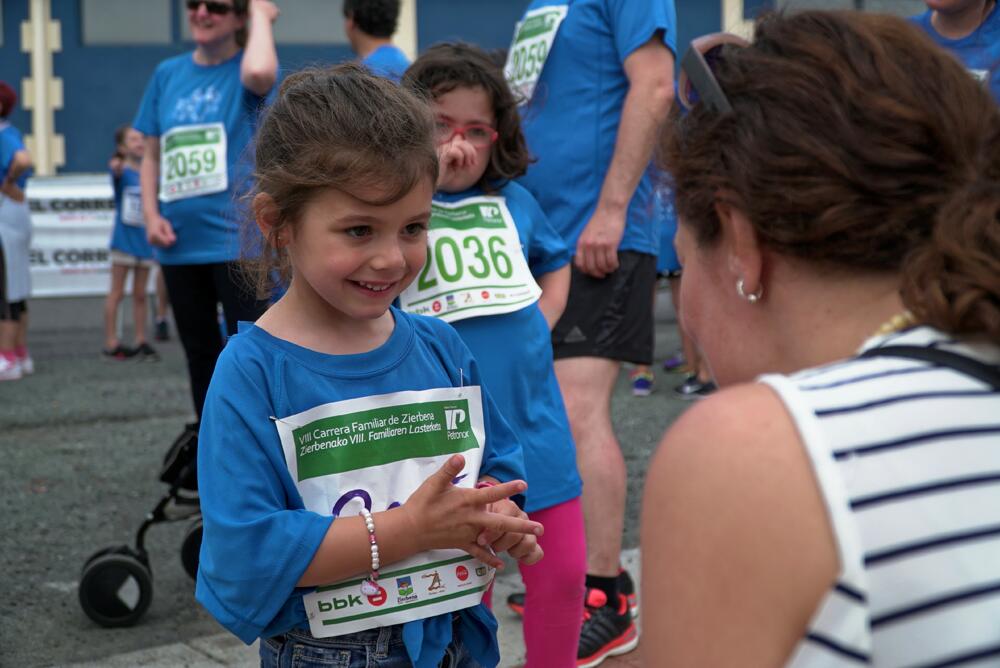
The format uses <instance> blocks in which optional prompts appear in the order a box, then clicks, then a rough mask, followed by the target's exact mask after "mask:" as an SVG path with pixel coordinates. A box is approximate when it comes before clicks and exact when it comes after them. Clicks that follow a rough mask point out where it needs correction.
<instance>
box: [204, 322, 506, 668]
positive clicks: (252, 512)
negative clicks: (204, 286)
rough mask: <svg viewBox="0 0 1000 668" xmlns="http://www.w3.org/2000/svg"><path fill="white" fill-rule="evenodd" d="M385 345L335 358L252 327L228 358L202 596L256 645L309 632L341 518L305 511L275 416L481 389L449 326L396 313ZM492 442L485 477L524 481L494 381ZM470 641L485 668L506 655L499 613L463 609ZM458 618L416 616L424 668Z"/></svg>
mask: <svg viewBox="0 0 1000 668" xmlns="http://www.w3.org/2000/svg"><path fill="white" fill-rule="evenodd" d="M392 314H393V316H394V318H395V322H396V326H395V329H394V331H393V333H392V335H391V336H390V337H389V339H388V340H387V341H386V342H385V343H384V344H383V345H382V346H380V347H378V348H376V349H375V350H372V351H370V352H367V353H362V354H357V355H327V354H323V353H319V352H316V351H312V350H308V349H306V348H303V347H301V346H297V345H295V344H293V343H290V342H288V341H284V340H282V339H278V338H276V337H274V336H271V335H270V334H268V333H267V332H265V331H264V330H262V329H260V328H258V327H254V326H247V325H245V324H244V325H242V326H241V330H240V333H239V334H237V335H236V336H234V337H233V338H232V339H230V341H229V343H228V344H227V345H226V347H225V349H224V350H223V352H222V355H221V356H220V357H219V361H218V363H217V365H216V367H215V373H214V375H213V376H212V382H211V386H210V387H209V391H208V396H207V398H206V401H205V409H204V412H203V415H202V422H201V431H200V435H199V451H198V481H199V491H200V495H201V509H202V516H203V521H204V538H203V542H202V547H201V560H200V565H199V571H198V582H197V588H196V592H195V594H196V597H197V599H198V600H199V601H200V602H201V603H202V605H204V606H205V608H206V609H208V611H209V612H210V613H211V614H212V615H213V616H214V617H215V618H216V619H217V620H218V621H219V622H220V623H221V624H222V625H223V626H225V627H226V628H227V629H229V630H230V631H232V632H233V633H234V634H236V635H237V636H238V637H239V638H240V639H241V640H243V641H244V642H246V643H251V642H253V641H254V640H255V639H256V638H258V637H270V636H273V635H277V634H280V633H283V632H285V631H288V630H290V629H293V628H297V629H304V630H308V628H309V623H308V620H307V617H306V611H305V607H304V604H303V600H302V597H303V595H304V594H306V593H308V592H309V591H311V589H303V588H297V587H296V583H297V582H298V581H299V579H300V578H301V576H302V574H303V573H304V572H305V570H306V568H307V567H308V566H309V564H310V562H311V561H312V559H313V556H314V555H315V553H316V550H317V549H318V548H319V545H320V543H321V542H322V541H323V539H324V537H325V536H326V533H327V530H328V529H329V527H330V524H331V522H332V521H333V518H332V517H329V516H323V515H319V514H317V513H314V512H311V511H307V510H305V508H304V504H303V501H302V497H301V495H300V493H299V491H298V489H297V487H296V485H295V482H294V481H293V479H292V477H291V475H290V473H289V471H288V468H287V465H286V462H285V457H284V454H283V451H282V446H281V442H280V439H279V436H278V432H277V430H276V428H275V425H274V424H273V423H272V421H271V417H272V416H288V415H294V414H298V413H300V412H302V411H305V410H308V409H310V408H313V407H315V406H319V405H323V404H327V403H331V402H336V401H341V400H345V399H353V398H359V397H366V396H372V395H381V394H387V393H392V392H399V391H404V390H426V389H433V388H441V387H446V388H447V387H459V386H460V385H462V384H465V385H482V384H483V383H482V378H481V375H480V371H479V367H478V365H477V364H476V362H475V360H474V359H473V358H472V355H471V354H470V353H469V350H468V348H466V346H465V345H464V344H463V343H462V341H461V339H460V338H459V337H458V335H457V334H456V333H455V331H454V330H453V329H452V328H451V327H450V326H449V325H447V324H445V323H443V322H438V321H436V320H434V319H431V318H423V317H419V316H410V315H407V314H405V313H402V312H401V311H398V310H396V309H392ZM482 396H483V421H484V429H485V433H486V444H485V447H484V452H483V461H482V466H481V468H480V475H489V476H493V477H494V478H497V479H498V480H501V481H508V480H515V479H519V478H523V477H524V464H523V460H522V455H521V447H520V444H519V443H518V440H517V438H516V436H515V435H514V433H513V432H512V431H511V429H510V427H508V426H507V423H506V422H505V421H504V420H503V418H502V417H501V416H500V413H499V411H498V409H497V407H496V405H495V404H494V403H493V400H492V399H491V398H490V396H489V393H488V392H487V389H486V388H485V387H483V390H482ZM460 614H461V621H460V624H459V628H460V629H461V633H462V640H463V642H464V643H465V645H466V646H467V647H468V648H469V649H470V651H471V652H472V654H473V656H474V657H475V658H476V660H477V661H479V663H481V664H482V665H484V666H491V665H496V664H497V663H498V662H499V649H498V647H497V641H496V628H497V624H496V620H495V619H494V617H493V615H492V613H490V612H489V610H488V609H487V608H486V607H485V606H483V605H482V604H480V605H478V606H475V607H472V608H466V609H465V610H462V611H461V613H460ZM451 636H452V620H451V615H439V616H437V617H431V618H427V619H424V620H420V621H415V622H410V623H407V624H405V625H404V627H403V638H404V640H405V642H406V646H407V650H408V652H409V654H410V657H411V659H412V660H413V662H414V665H415V666H418V667H420V668H423V667H425V666H426V667H430V666H437V664H438V662H439V661H440V660H441V658H442V657H443V656H444V651H445V648H446V647H447V645H448V643H449V642H451Z"/></svg>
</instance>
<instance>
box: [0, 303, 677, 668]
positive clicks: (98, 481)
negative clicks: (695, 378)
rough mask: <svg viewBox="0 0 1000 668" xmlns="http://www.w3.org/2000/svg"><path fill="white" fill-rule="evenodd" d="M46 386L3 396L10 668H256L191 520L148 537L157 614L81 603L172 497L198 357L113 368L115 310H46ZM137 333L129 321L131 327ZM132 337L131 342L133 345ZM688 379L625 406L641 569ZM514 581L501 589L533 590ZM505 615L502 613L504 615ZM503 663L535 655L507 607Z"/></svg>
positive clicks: (2, 646)
mask: <svg viewBox="0 0 1000 668" xmlns="http://www.w3.org/2000/svg"><path fill="white" fill-rule="evenodd" d="M656 315H657V318H656V334H657V336H656V340H657V355H656V357H657V361H658V362H659V361H661V360H663V359H664V358H666V357H667V356H669V355H670V354H671V353H673V352H674V351H675V350H676V349H677V348H678V338H677V334H676V324H675V320H674V315H673V310H672V308H671V306H670V299H669V296H668V295H667V293H665V292H661V293H660V294H659V296H658V299H657V308H656ZM31 317H32V326H31V335H30V341H29V343H30V347H31V350H32V353H33V355H34V357H35V361H36V367H37V371H36V373H35V375H33V376H30V377H27V378H25V379H23V380H20V381H14V382H7V383H0V456H2V461H3V466H2V469H0V470H2V471H3V472H4V478H5V480H4V484H3V485H0V523H2V524H0V566H2V568H0V593H2V596H0V666H3V667H8V666H9V667H15V666H16V667H18V668H21V667H33V666H67V665H72V664H84V665H90V666H128V665H151V664H152V663H153V657H156V661H155V665H158V666H173V665H176V666H196V665H197V666H200V665H205V666H218V665H247V664H252V663H253V661H254V659H253V654H252V651H248V650H247V649H246V648H243V647H242V646H241V645H240V644H239V643H238V641H235V639H232V638H230V637H229V636H228V635H227V634H226V633H225V631H224V629H222V627H220V626H219V625H218V624H217V623H216V622H215V621H214V620H213V619H212V618H211V617H210V616H209V615H208V614H207V613H206V612H205V611H204V610H202V609H201V607H200V606H199V605H198V603H197V602H196V601H195V600H194V596H193V589H194V587H193V583H192V581H191V579H190V578H189V577H188V576H187V574H186V573H185V572H184V570H183V568H182V566H181V562H180V545H181V542H182V540H183V537H184V533H185V531H186V529H187V522H177V523H172V524H160V525H157V526H155V527H153V528H152V529H151V530H150V532H149V534H148V537H147V549H148V550H149V553H150V561H151V567H152V571H153V578H154V579H153V601H152V604H151V605H150V607H149V610H148V611H147V613H146V615H145V616H144V617H143V618H142V619H141V620H140V622H139V623H138V624H137V625H136V626H134V627H131V628H126V629H104V628H101V627H99V626H97V625H96V624H94V623H93V622H92V621H91V620H90V619H88V618H87V617H86V616H85V615H84V614H83V612H82V611H81V609H80V606H79V603H78V593H77V585H78V582H79V579H80V573H81V567H82V566H83V563H84V561H85V560H86V559H87V557H88V556H89V555H91V554H92V553H93V552H94V551H96V550H98V549H100V548H104V547H108V546H112V545H116V544H122V543H132V542H133V540H134V536H135V531H136V529H137V528H138V526H139V525H140V523H141V522H142V519H143V517H144V515H145V514H146V513H147V512H148V511H150V510H151V509H152V508H153V506H154V505H155V503H156V501H157V500H158V499H159V498H160V497H161V496H162V495H163V494H164V493H165V491H166V488H165V486H164V485H163V484H162V483H159V482H158V480H157V479H156V474H157V471H158V469H159V465H160V462H161V460H162V458H163V455H164V453H165V452H166V449H167V447H168V446H169V444H170V443H171V441H173V439H174V437H175V436H176V435H177V433H178V432H179V431H180V429H181V428H182V427H183V425H184V423H185V422H186V421H189V420H191V419H192V417H193V412H192V408H191V403H190V398H189V395H188V388H187V377H186V371H185V367H184V360H183V352H182V351H181V349H180V345H179V343H177V341H176V338H175V339H173V340H172V341H170V342H167V343H164V344H157V347H158V350H159V351H160V353H161V357H162V359H161V360H160V361H159V362H139V361H135V360H129V361H125V362H115V361H105V360H103V359H101V356H100V349H101V344H102V339H103V336H102V329H101V301H100V300H99V299H94V298H76V299H44V300H43V299H38V300H35V301H33V302H32V303H31ZM124 320H125V322H128V317H127V316H126V317H125V318H124ZM126 334H127V332H126ZM680 380H681V377H680V376H679V375H676V374H666V373H663V372H662V371H660V372H658V373H657V382H658V387H657V391H655V392H654V393H653V395H652V396H650V397H645V398H637V397H633V396H631V392H630V385H629V383H628V378H627V376H626V374H625V373H623V374H622V377H621V378H620V379H619V382H618V385H617V387H616V389H615V395H614V400H613V404H612V410H613V416H614V422H615V427H616V431H617V433H618V435H619V438H620V440H621V442H622V447H623V451H624V453H625V458H626V462H627V465H628V471H629V496H628V508H627V512H626V528H625V536H624V543H625V547H626V548H627V552H626V557H627V558H628V559H629V560H630V561H631V560H634V559H637V558H638V554H637V553H638V550H636V549H635V548H637V547H638V519H639V501H640V499H641V491H642V481H643V475H644V472H645V467H646V464H647V461H648V459H649V456H650V455H651V453H652V452H653V450H654V448H655V446H656V444H657V442H658V440H659V438H660V435H661V434H662V433H663V431H664V429H665V428H666V427H667V426H668V425H669V423H670V422H671V421H672V420H673V419H674V418H676V416H677V415H678V414H679V413H680V412H681V411H682V410H683V409H684V408H685V406H686V405H687V404H686V402H683V401H681V400H679V399H675V398H674V397H673V395H672V393H671V392H670V389H671V388H672V386H673V385H676V384H677V383H679V382H680ZM517 578H518V576H517V574H516V569H515V568H510V569H507V572H506V573H505V574H504V575H503V576H501V580H500V581H499V582H498V586H497V600H498V602H502V599H503V597H504V594H503V592H507V591H512V590H513V589H515V588H516V587H517V586H518V579H517ZM501 607H502V603H501ZM498 613H499V615H500V618H501V623H502V636H503V637H504V643H503V646H504V665H514V664H516V663H517V662H519V661H520V660H521V658H522V657H523V648H521V647H520V646H519V633H518V629H517V627H516V620H514V619H513V617H512V616H511V615H507V614H505V611H503V610H498Z"/></svg>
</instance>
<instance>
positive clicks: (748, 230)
mask: <svg viewBox="0 0 1000 668" xmlns="http://www.w3.org/2000/svg"><path fill="white" fill-rule="evenodd" d="M715 213H716V215H717V216H718V217H719V224H720V227H721V242H722V246H723V250H724V252H725V257H726V268H727V269H728V270H729V272H730V273H731V274H732V278H733V283H734V284H735V283H736V282H737V281H741V282H742V283H741V286H742V289H743V292H744V293H745V294H748V295H749V294H759V293H760V290H761V289H762V288H763V286H762V285H761V281H762V280H763V279H762V276H763V273H764V269H763V265H764V255H763V253H762V249H761V246H760V242H759V240H758V239H757V232H756V231H755V230H754V228H753V224H752V223H751V222H750V218H749V217H748V216H747V215H746V213H744V212H743V211H742V210H741V209H739V208H737V207H735V206H733V205H732V204H730V203H728V202H726V201H724V200H721V199H716V201H715Z"/></svg>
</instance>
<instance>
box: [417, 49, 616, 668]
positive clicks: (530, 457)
mask: <svg viewBox="0 0 1000 668" xmlns="http://www.w3.org/2000/svg"><path fill="white" fill-rule="evenodd" d="M402 83H403V86H404V87H407V88H410V89H412V90H414V91H417V92H419V93H421V94H423V95H425V96H426V97H428V98H429V99H430V101H431V106H432V108H433V110H434V114H435V122H436V128H437V144H438V155H439V158H440V163H441V174H440V176H439V177H438V186H437V193H435V195H434V205H433V208H432V210H431V218H430V232H429V237H428V241H429V243H428V256H427V258H428V259H427V264H426V265H425V267H424V270H423V271H422V272H421V273H420V275H419V276H418V277H417V280H416V281H414V282H413V283H411V284H410V287H408V288H407V289H406V290H405V291H404V292H403V294H402V295H401V298H400V302H401V305H402V306H403V308H404V309H406V310H408V311H411V312H415V313H426V314H428V315H434V316H437V317H438V318H439V319H441V320H445V321H446V322H450V323H451V324H452V325H453V326H454V327H455V329H457V330H458V333H459V334H460V335H461V336H462V340H463V341H465V343H466V344H467V345H468V346H469V348H470V349H471V350H472V354H473V355H474V356H475V358H476V360H477V361H478V362H479V366H480V368H481V369H482V373H483V378H484V380H485V382H486V384H487V386H488V387H489V388H490V392H491V393H492V395H493V397H494V398H495V399H496V402H497V405H498V406H499V407H500V411H501V412H502V413H503V415H504V417H505V418H506V419H507V421H508V422H509V423H510V425H511V427H513V429H514V431H515V432H516V433H517V434H518V437H519V438H520V439H521V443H522V445H523V446H524V462H525V468H526V469H527V474H528V482H529V485H530V491H529V492H528V493H527V495H526V496H527V500H526V502H525V510H527V511H528V516H529V517H530V518H531V519H534V520H537V521H539V522H541V523H542V524H544V525H545V537H544V538H543V539H541V540H540V543H541V545H542V547H543V548H546V545H551V546H552V547H551V548H546V557H545V560H544V561H542V562H539V563H538V564H536V565H527V564H522V566H521V573H522V576H523V579H524V582H525V586H526V594H525V597H524V603H523V614H524V637H525V646H526V649H527V665H528V666H539V667H544V668H562V667H564V666H576V665H577V659H578V658H579V659H580V663H581V665H586V664H591V663H592V662H593V661H595V660H597V657H596V656H594V654H595V653H596V652H597V650H599V649H600V648H597V647H595V648H590V647H589V646H585V643H583V642H580V636H581V625H580V622H581V613H580V611H581V609H583V607H584V605H583V604H584V581H585V575H586V542H585V537H584V529H583V512H582V508H581V505H580V492H581V483H580V477H579V474H578V473H577V468H576V450H575V446H574V443H573V437H572V435H571V433H570V427H569V421H568V419H567V417H566V410H565V407H564V406H563V402H562V397H561V395H560V392H559V385H558V382H557V380H556V376H555V370H554V367H553V362H552V344H551V339H550V329H551V327H552V326H553V324H554V323H555V322H556V321H557V320H558V319H559V316H560V314H561V313H562V310H563V308H564V306H565V304H566V295H567V292H568V290H569V275H570V274H569V261H570V254H569V250H568V249H567V247H566V245H565V244H564V242H563V240H562V238H561V237H560V236H559V234H558V233H557V232H556V231H555V230H554V229H553V228H552V227H551V226H550V225H549V222H548V220H547V219H546V217H545V214H544V213H543V212H542V209H541V207H540V206H539V205H538V203H537V202H536V201H535V199H534V197H532V195H531V194H530V193H529V192H528V191H527V190H526V189H525V188H523V187H521V186H520V185H518V184H517V183H514V182H513V181H512V180H511V179H513V178H515V177H518V176H521V175H522V174H524V170H525V168H526V167H527V165H528V162H529V160H530V156H529V154H528V150H527V146H526V145H525V140H524V136H523V134H522V133H521V127H520V121H519V119H518V113H517V106H516V102H515V99H514V96H513V95H512V94H511V92H510V89H509V88H508V86H507V82H506V80H505V79H504V77H503V74H502V72H501V71H500V69H499V67H497V66H496V65H494V64H493V63H492V62H491V60H490V59H489V56H488V55H487V54H486V53H484V52H483V51H481V50H480V49H478V48H476V47H472V46H469V45H464V44H442V45H438V46H435V47H432V48H431V49H429V50H428V51H427V52H426V53H425V54H424V55H422V56H421V57H420V58H418V59H417V60H416V61H415V62H414V63H413V65H412V66H411V67H410V68H409V69H408V70H407V71H406V74H405V75H404V76H403V82H402ZM514 603H515V605H516V606H517V607H520V605H519V603H520V602H519V601H515V602H514ZM512 607H514V606H512ZM589 610H590V608H588V611H589ZM578 654H579V656H578Z"/></svg>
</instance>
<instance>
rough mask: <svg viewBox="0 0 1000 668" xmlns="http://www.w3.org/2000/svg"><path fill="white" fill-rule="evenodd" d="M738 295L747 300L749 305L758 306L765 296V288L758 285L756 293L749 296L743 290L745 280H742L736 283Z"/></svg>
mask: <svg viewBox="0 0 1000 668" xmlns="http://www.w3.org/2000/svg"><path fill="white" fill-rule="evenodd" d="M736 294H738V295H739V296H740V297H742V298H743V299H745V300H747V302H748V303H750V304H756V303H757V302H759V301H760V298H761V297H763V296H764V286H763V285H758V286H757V290H756V291H755V292H751V293H750V294H747V293H746V292H745V291H744V290H743V279H742V278H741V279H739V280H737V281H736Z"/></svg>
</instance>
